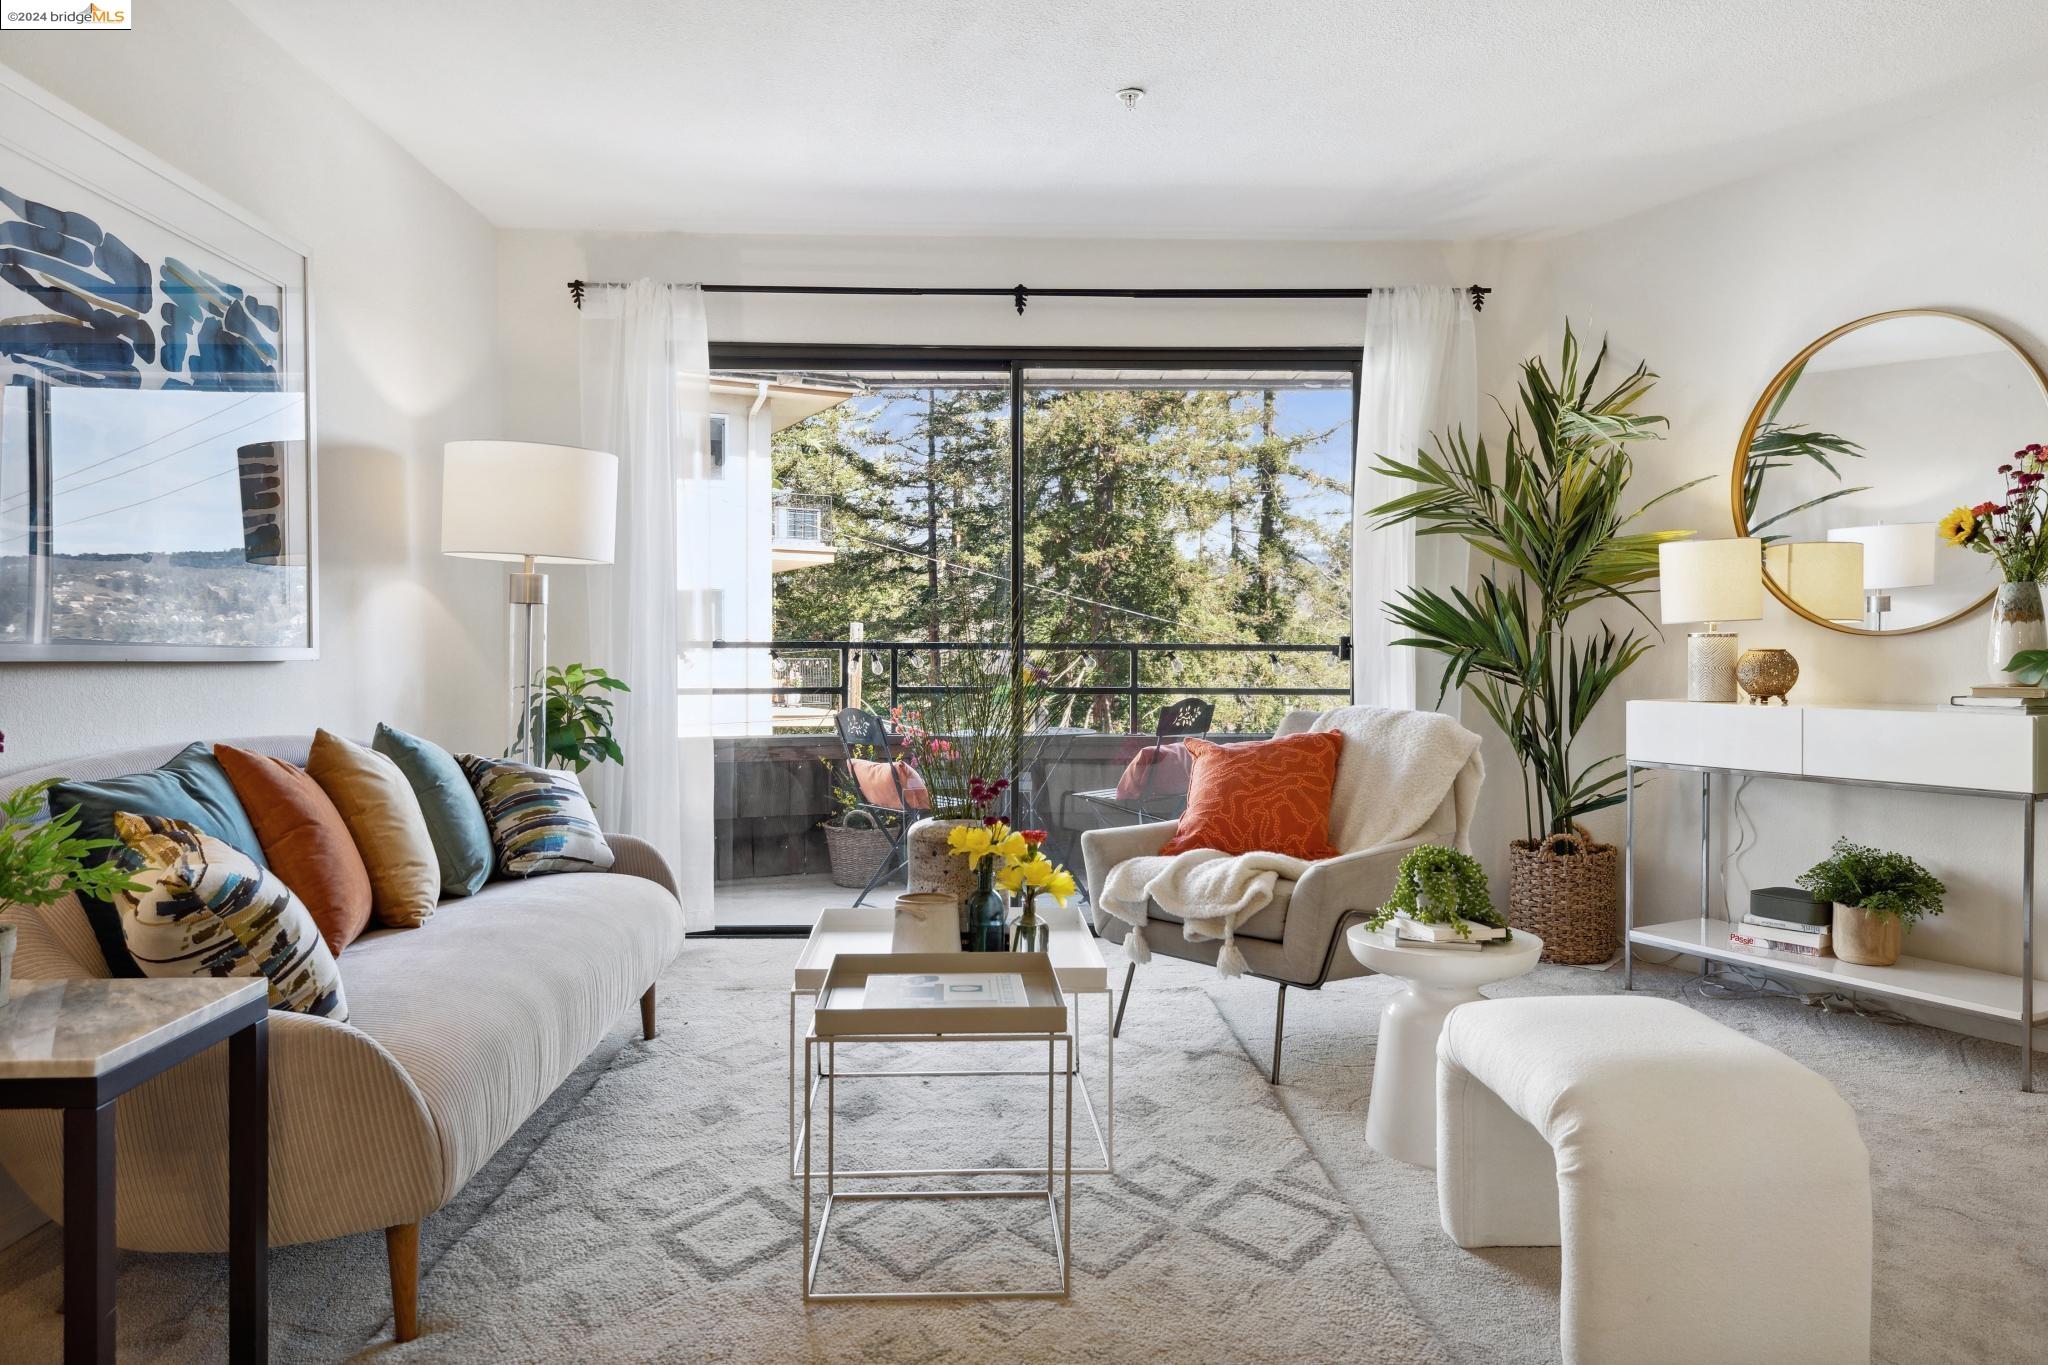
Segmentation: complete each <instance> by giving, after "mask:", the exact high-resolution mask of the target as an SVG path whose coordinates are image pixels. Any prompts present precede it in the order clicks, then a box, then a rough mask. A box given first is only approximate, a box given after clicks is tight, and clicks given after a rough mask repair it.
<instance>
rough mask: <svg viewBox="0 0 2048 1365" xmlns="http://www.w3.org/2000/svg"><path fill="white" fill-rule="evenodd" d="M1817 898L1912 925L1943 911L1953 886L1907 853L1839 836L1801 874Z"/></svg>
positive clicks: (1805, 883)
mask: <svg viewBox="0 0 2048 1365" xmlns="http://www.w3.org/2000/svg"><path fill="white" fill-rule="evenodd" d="M1799 884H1800V885H1801V886H1803V887H1805V888H1806V889H1807V890H1808V891H1811V892H1812V893H1813V898H1814V899H1815V900H1821V901H1832V902H1834V903H1835V904H1837V905H1849V906H1855V907H1857V908H1859V909H1863V910H1868V911H1869V912H1870V913H1872V914H1874V915H1896V916H1897V917H1898V918H1899V919H1900V921H1902V922H1903V923H1904V924H1905V926H1906V927H1907V928H1908V929H1910V928H1912V927H1913V924H1914V922H1915V921H1916V920H1919V919H1920V918H1921V917H1923V916H1926V915H1938V914H1940V913H1941V898H1942V897H1943V896H1946V895H1947V894H1948V885H1947V884H1946V883H1945V882H1943V881H1942V880H1941V878H1939V877H1937V876H1935V875H1934V874H1933V873H1931V872H1929V871H1928V870H1927V869H1926V868H1924V867H1922V866H1920V864H1919V863H1917V862H1915V861H1914V860H1913V859H1911V858H1909V857H1907V856H1906V855H1905V854H1903V853H1887V852H1885V851H1883V850H1881V849H1875V848H1869V847H1866V846H1865V845H1863V844H1852V843H1850V842H1849V841H1848V840H1847V839H1846V838H1844V839H1837V840H1835V845H1834V848H1833V850H1832V851H1831V852H1830V853H1829V854H1828V856H1827V857H1825V858H1823V859H1821V860H1820V861H1819V862H1817V863H1815V864H1814V865H1813V866H1812V867H1810V868H1808V869H1807V870H1806V871H1805V872H1803V873H1801V874H1800V876H1799Z"/></svg>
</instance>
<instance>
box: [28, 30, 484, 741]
mask: <svg viewBox="0 0 2048 1365" xmlns="http://www.w3.org/2000/svg"><path fill="white" fill-rule="evenodd" d="M148 17H149V19H150V22H149V23H148V24H147V25H146V26H144V25H141V24H138V26H137V27H136V29H135V31H133V32H132V33H118V34H78V33H9V34H8V35H7V38H6V44H5V47H4V49H0V60H5V61H6V62H7V64H8V65H10V66H11V67H13V68H14V69H15V70H17V71H19V72H21V73H22V74H23V75H25V76H27V77H28V78H29V79H30V80H32V81H35V82H37V83H38V84H40V85H42V86H43V87H45V88H46V89H48V90H49V91H50V92H51V93H53V94H55V95H56V96H58V97H59V98H61V99H64V100H66V101H68V102H70V103H71V104H73V105H75V106H77V107H78V108H80V109H81V110H83V111H84V112H85V113H86V114H88V115H90V116H91V117H93V118H95V119H97V120H99V121H100V122H102V123H104V124H107V125H108V126H110V127H111V128H112V129H113V130H114V131H115V132H117V133H119V134H121V135H122V136H124V137H127V138H129V139H131V140H132V141H134V142H136V143H138V144H140V145H141V146H142V147H143V148H144V149H145V150H147V151H149V152H151V153H153V154H155V155H156V156H158V157H161V158H162V159H163V160H165V161H166V162H168V163H170V164H171V165H172V166H174V167H176V168H178V169H179V170H181V171H183V172H184V173H186V174H187V175H189V176H191V177H192V178H193V179H195V180H196V181H198V182H199V183H200V184H201V185H203V186H205V187H206V188H208V189H210V190H212V191H214V192H215V193H218V194H220V195H223V196H225V197H226V198H228V199H229V200H231V201H233V202H235V203H236V204H238V205H240V206H241V207H242V208H243V209H244V210H245V211H247V212H248V213H250V214H251V215H253V216H255V217H256V218H258V219H259V220H261V221H263V222H264V223H266V224H267V225H269V226H270V227H272V228H273V229H275V230H276V231H278V232H280V233H282V234H284V235H285V236H286V237H287V238H289V239H292V240H295V241H297V242H298V243H300V244H301V245H302V246H303V247H304V248H305V249H306V250H307V251H308V252H309V254H310V255H311V257H312V261H313V313H314V328H315V330H314V363H315V366H316V371H315V384H316V390H315V395H314V396H315V402H316V406H317V415H318V428H317V439H318V458H319V499H320V507H319V512H320V564H319V594H320V602H319V605H320V628H321V657H320V658H319V659H318V660H316V661H312V662H306V663H283V664H183V665H143V664H128V665H111V666H110V665H90V666H85V665H61V664H37V665H14V666H10V667H6V668H4V669H0V729H4V730H5V732H6V735H7V753H6V755H5V756H4V757H0V768H10V769H11V768H21V767H29V766H35V765H38V764H41V763H46V762H51V761H55V760H59V759H62V758H65V757H68V756H71V755H74V754H81V753H87V752H91V751H94V750H99V749H106V748H112V747H119V746H126V745H132V744H143V743H151V742H157V741H183V740H189V739H196V738H201V737H209V736H224V735H247V734H260V733H267V732H306V731H310V730H311V729H312V727H313V726H315V725H316V724H317V725H325V726H328V727H330V728H333V729H337V730H341V731H343V732H344V733H353V734H364V733H367V732H368V731H369V730H370V729H371V728H372V727H373V726H374V724H375V723H376V722H377V721H378V720H383V719H388V720H391V721H392V722H393V723H395V724H398V725H401V726H406V727H411V728H416V729H419V730H421V731H423V732H425V733H428V734H432V735H436V736H438V737H441V738H444V739H446V740H447V741H449V742H451V743H454V744H458V745H462V746H477V745H483V744H490V743H493V742H494V741H496V739H497V733H498V729H499V728H500V727H499V726H498V725H497V724H496V723H495V720H496V717H497V716H498V714H499V712H498V708H497V706H496V704H495V690H494V691H493V701H492V704H490V705H487V706H478V705H476V704H474V698H475V696H476V694H477V692H478V689H480V688H483V687H492V688H493V689H495V684H496V680H497V677H498V674H499V672H500V671H501V670H502V668H503V662H502V659H501V657H500V656H501V651H502V649H503V644H502V633H503V630H504V626H503V616H504V609H503V607H502V606H501V605H500V597H501V594H502V591H503V590H502V587H501V586H500V582H501V575H502V569H501V568H500V567H499V566H495V565H490V564H484V563H473V562H469V561H460V560H447V559H444V558H443V557H442V556H441V555H440V554H439V553H438V544H439V523H440V485H439V479H440V447H441V443H442V442H443V441H444V440H449V439H454V438H459V437H472V436H490V435H495V434H496V433H497V427H498V421H499V410H498V386H497V375H496V373H495V368H494V364H493V361H494V356H495V351H496V331H495V329H496V320H497V319H496V280H497V277H496V273H495V269H496V266H495V257H496V248H497V242H496V234H495V233H494V232H493V230H492V229H491V227H490V225H489V224H487V223H486V222H485V221H484V220H483V218H482V217H480V216H479V215H478V214H477V213H476V212H475V211H474V210H473V209H471V208H470V207H469V205H468V204H466V203H465V202H464V201H463V200H462V199H461V198H459V197H458V196H457V195H456V194H455V193H454V192H453V191H452V190H450V189H449V188H448V187H447V186H446V185H444V184H442V183H441V182H440V181H439V180H437V179H435V178H434V177H433V176H431V175H429V174H428V173H427V172H426V170H425V169H424V168H422V167H421V166H420V165H419V164H418V163H417V162H416V161H414V160H413V159H412V158H411V157H410V156H409V155H407V154H406V153H405V152H403V151H401V150H400V149H399V148H398V147H397V145H396V144H394V143H393V142H391V141H390V140H389V139H388V138H387V137H385V136H384V135H383V134H382V133H380V132H378V131H377V130H376V129H374V128H373V127H372V126H371V125H370V124H369V122H368V121H367V120H365V119H364V118H363V117H362V116H361V115H360V114H358V113H357V112H356V111H355V110H354V109H353V108H351V107H350V106H349V105H347V104H346V103H344V102H343V101H342V100H341V98H340V97H339V96H338V95H336V94H334V93H333V92H332V91H331V90H330V89H328V87H326V86H325V85H322V84H321V83H320V82H318V81H316V80H315V79H313V77H312V76H311V75H310V73H308V72H307V71H306V70H305V68H303V67H302V66H299V65H298V64H297V63H296V62H294V61H293V60H292V59H291V58H289V57H288V56H286V55H285V54H284V53H283V52H282V51H281V50H280V49H279V48H277V47H276V46H275V45H274V44H273V43H272V42H271V41H270V40H269V39H267V38H265V37H264V36H263V35H262V34H261V33H259V32H258V31H257V30H256V29H255V28H254V27H253V26H252V25H250V24H249V22H248V21H247V20H246V19H245V18H244V17H243V16H242V14H241V13H240V12H239V11H237V10H236V9H235V8H234V7H233V6H232V5H231V4H229V3H227V0H186V2H185V3H181V4H179V5H178V6H176V7H175V10H165V11H160V12H155V13H152V14H151V15H150V16H148Z"/></svg>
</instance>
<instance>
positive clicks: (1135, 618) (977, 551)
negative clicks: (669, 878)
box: [713, 347, 1356, 929]
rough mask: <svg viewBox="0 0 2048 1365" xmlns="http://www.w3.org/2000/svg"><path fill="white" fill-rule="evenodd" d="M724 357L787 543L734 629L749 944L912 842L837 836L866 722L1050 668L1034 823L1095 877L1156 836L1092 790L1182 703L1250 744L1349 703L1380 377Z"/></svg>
mask: <svg viewBox="0 0 2048 1365" xmlns="http://www.w3.org/2000/svg"><path fill="white" fill-rule="evenodd" d="M714 352H715V353H716V352H724V354H723V355H715V358H714V359H715V364H719V367H720V372H719V374H718V376H717V377H716V379H715V381H714V386H713V387H714V392H715V394H717V395H723V397H721V398H719V400H718V402H719V411H720V412H721V413H722V414H723V415H724V416H725V418H726V423H725V432H726V441H725V449H726V450H727V451H728V452H729V453H728V456H727V459H728V463H727V465H726V466H725V468H726V477H727V478H729V479H734V478H737V479H744V480H749V481H751V482H752V483H755V484H759V485H760V487H759V489H758V490H757V493H758V496H757V497H756V498H750V499H744V500H736V501H735V506H736V507H737V506H743V505H747V504H750V503H755V502H758V503H760V504H762V505H765V506H766V507H767V508H769V509H770V526H771V531H772V534H771V535H770V536H769V537H768V540H769V545H768V551H767V554H766V555H765V556H764V557H762V561H763V562H762V563H761V564H758V565H755V564H748V565H744V566H740V565H736V566H733V570H732V572H733V573H734V575H735V577H736V581H735V584H734V585H733V591H732V594H731V596H732V598H733V599H734V600H736V601H741V602H745V603H747V604H748V605H747V606H746V607H745V609H744V610H743V611H741V612H737V613H722V614H721V629H720V632H719V634H720V644H719V658H720V673H719V691H720V693H721V696H720V700H719V705H720V715H721V718H722V721H721V733H720V737H719V740H718V779H719V792H718V798H719V818H718V825H717V828H718V834H717V838H718V840H719V847H718V875H719V885H718V903H717V914H718V923H719V925H720V927H721V928H733V929H745V928H750V927H758V926H761V925H766V924H774V925H803V924H807V923H808V922H810V921H811V920H813V919H814V918H815V916H816V914H817V912H818V910H819V909H820V908H822V907H823V906H825V905H828V904H835V903H837V904H845V903H848V902H850V901H851V900H852V899H853V898H854V897H855V896H856V895H858V894H860V890H859V887H860V886H863V885H865V882H866V877H865V875H856V874H857V873H858V870H859V869H861V868H864V867H866V866H868V865H869V863H868V862H867V861H865V860H867V859H869V858H870V856H871V855H872V854H873V853H874V852H875V851H876V850H877V849H879V848H881V847H882V846H883V843H884V841H885V836H877V835H873V834H871V833H869V832H868V830H867V829H866V821H865V817H855V818H853V819H852V820H851V821H850V822H848V821H843V820H839V819H836V818H834V817H835V813H836V812H839V811H842V810H843V809H844V808H845V807H846V805H847V804H848V798H849V797H850V796H851V795H852V786H851V775H850V774H849V772H848V769H847V766H846V764H845V762H844V761H843V760H844V758H845V754H844V753H843V751H842V748H841V746H840V744H839V741H838V738H837V736H836V734H835V733H834V732H833V730H832V727H831V714H832V712H833V711H834V710H835V709H837V708H839V707H841V706H849V705H851V706H860V707H864V708H865V709H867V710H870V711H872V712H874V713H875V714H877V715H882V716H889V715H890V714H891V713H892V711H893V712H912V713H914V712H916V711H917V710H919V709H920V708H921V706H922V705H923V704H925V703H926V702H928V700H929V698H930V697H931V696H932V695H933V693H932V691H931V689H934V688H938V687H943V686H947V685H952V684H957V683H958V682H959V681H961V679H962V677H963V676H964V675H965V674H967V673H969V672H971V671H974V670H988V669H991V668H993V669H996V670H998V671H1003V672H1007V671H1008V670H1010V669H1012V668H1015V669H1019V670H1021V669H1027V668H1028V669H1029V670H1030V671H1031V677H1032V678H1033V680H1034V682H1035V683H1036V684H1037V685H1038V686H1040V687H1042V688H1043V689H1044V690H1045V692H1046V694H1047V716H1046V719H1047V721H1048V722H1049V733H1048V734H1047V735H1046V736H1045V738H1044V739H1043V740H1042V741H1041V743H1040V744H1039V745H1038V747H1037V748H1036V749H1035V750H1034V752H1033V753H1032V754H1031V755H1030V757H1031V759H1032V762H1031V763H1030V764H1029V765H1028V771H1027V772H1025V773H1023V774H1022V776H1023V777H1024V782H1023V784H1022V790H1021V792H1020V794H1019V798H1018V808H1017V814H1018V816H1019V817H1020V818H1022V819H1025V820H1027V821H1029V822H1030V823H1032V824H1036V825H1039V826H1041V827H1044V828H1047V829H1049V830H1050V831H1052V834H1053V839H1054V847H1055V851H1056V853H1058V854H1059V855H1060V856H1063V857H1066V858H1069V859H1070V860H1073V861H1076V862H1078V857H1079V849H1078V836H1079V833H1080V831H1081V830H1083V829H1086V828H1091V827H1095V826H1098V825H1102V824H1109V823H1121V822H1123V821H1125V820H1128V819H1131V818H1134V817H1133V816H1132V815H1130V814H1129V812H1127V811H1122V810H1119V809H1118V808H1117V807H1116V805H1115V803H1110V804H1103V803H1100V802H1098V801H1094V800H1091V799H1090V794H1091V793H1096V794H1099V793H1100V792H1102V791H1105V790H1107V791H1113V790H1114V789H1115V788H1116V786H1117V782H1118V777H1119V775H1120V774H1121V773H1122V771H1123V769H1124V767H1125V766H1126V765H1127V764H1129V763H1130V761H1131V759H1132V758H1133V756H1134V754H1135V752H1136V751H1137V750H1138V749H1139V748H1140V747H1142V746H1144V745H1145V744H1147V743H1149V742H1150V741H1149V737H1150V735H1151V732H1152V731H1153V729H1154V728H1155V726H1156V725H1157V723H1158V720H1159V715H1160V710H1161V707H1162V706H1163V705H1164V704H1166V703H1167V702H1170V701H1172V700H1174V699H1176V698H1180V697H1195V698H1200V699H1202V700H1204V701H1206V702H1207V703H1209V705H1210V706H1212V707H1213V708H1214V718H1213V722H1212V728H1213V729H1214V730H1216V731H1217V732H1219V733H1227V734H1236V735H1244V734H1262V733H1270V732H1271V730H1272V728H1273V727H1274V726H1275V725H1276V724H1277V723H1278V722H1279V719H1280V718H1281V717H1282V716H1283V715H1284V714H1285V713H1286V711H1287V709H1288V708H1289V707H1291V706H1296V705H1302V706H1316V707H1320V706H1327V705H1335V704H1339V703H1341V702H1342V701H1343V700H1344V699H1345V698H1346V697H1348V695H1349V664H1348V661H1347V657H1346V648H1347V640H1348V636H1349V634H1350V624H1349V623H1350V612H1351V603H1350V600H1349V582H1350V576H1349V569H1348V566H1349V561H1350V526H1351V462H1352V453H1351V452H1352V446H1353V439H1352V420H1353V409H1354V402H1355V398H1354V394H1355V389H1356V365H1355V357H1352V356H1342V355H1331V354H1328V353H1311V352H1288V353H1284V354H1282V355H1268V354H1266V353H1260V354H1259V355H1258V356H1257V357H1256V360H1257V361H1258V362H1261V363H1253V360H1254V358H1253V357H1220V356H1206V355H1199V354H1196V355H1167V354H1163V353H1152V354H1140V355H1130V354H1124V355H1117V356H1114V357H1111V356H1107V355H1102V354H1089V353H1078V354H1071V355H1060V356H1052V355H1043V354H1040V355H1013V356H1000V355H991V354H978V355H966V354H956V353H943V352H942V353H930V352H921V353H915V355H914V356H904V355H895V354H887V353H877V352H866V351H849V350H847V349H845V348H821V349H816V350H806V351H797V350H788V351H783V352H779V353H775V354H770V353H767V352H765V351H761V350H750V351H741V350H738V349H737V348H716V347H715V348H714ZM933 360H938V361H939V362H940V363H936V364H934V363H931V362H932V361H933ZM918 361H922V362H924V363H916V362H918ZM1019 415H1021V424H1019V423H1018V421H1017V420H1016V419H1017V417H1018V416H1019ZM750 486H751V485H750ZM740 579H744V580H745V581H744V582H742V581H739V580H740ZM1019 637H1021V640H1022V643H1023V645H1024V649H1023V651H1022V653H1021V656H1019V655H1016V654H1014V653H1013V651H1012V648H1011V646H1012V643H1013V641H1015V640H1017V639H1018V638H1019ZM828 823H829V825H830V827H829V828H828ZM849 826H850V827H849ZM835 875H836V877H837V879H838V881H840V882H841V883H845V882H847V881H854V882H855V883H856V885H855V886H854V887H850V888H842V886H836V885H834V878H835ZM899 886H900V877H898V876H891V877H887V878H884V879H883V880H882V881H880V882H879V883H877V885H876V887H875V889H874V891H873V892H872V893H871V894H870V895H869V900H870V902H871V903H873V902H875V901H880V903H882V904H887V903H888V902H889V900H890V899H892V898H893V896H894V894H895V892H896V890H897V889H898V887H899Z"/></svg>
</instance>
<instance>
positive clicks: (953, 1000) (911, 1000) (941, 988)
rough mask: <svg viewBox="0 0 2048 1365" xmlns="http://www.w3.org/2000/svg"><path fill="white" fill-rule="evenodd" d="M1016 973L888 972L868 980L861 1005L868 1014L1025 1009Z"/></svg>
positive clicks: (1026, 1000)
mask: <svg viewBox="0 0 2048 1365" xmlns="http://www.w3.org/2000/svg"><path fill="white" fill-rule="evenodd" d="M1030 1003H1031V998H1030V996H1029V995H1028V994H1027V993H1026V992H1025V989H1024V978H1023V977H1022V976H1020V975H1019V974H1018V973H1016V972H892V973H885V974H881V975H871V976H869V977H868V984H867V991H866V993H865V994H864V995H863V996H862V997H861V1005H862V1007H863V1008H865V1009H871V1010H900V1009H949V1008H952V1009H958V1008H960V1007H963V1006H969V1005H974V1006H987V1005H1028V1004H1030Z"/></svg>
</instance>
